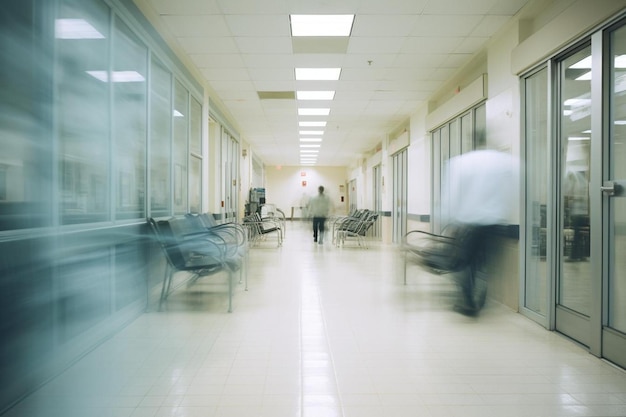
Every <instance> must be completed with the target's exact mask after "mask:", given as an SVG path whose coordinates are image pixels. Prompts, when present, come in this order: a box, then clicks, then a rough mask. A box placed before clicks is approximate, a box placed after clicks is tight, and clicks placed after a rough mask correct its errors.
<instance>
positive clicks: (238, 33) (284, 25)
mask: <svg viewBox="0 0 626 417" xmlns="http://www.w3.org/2000/svg"><path fill="white" fill-rule="evenodd" d="M225 19H226V24H227V25H228V27H229V28H230V31H231V33H232V35H233V36H235V37H246V36H263V37H275V36H289V30H290V29H289V19H288V17H287V16H286V15H249V14H245V15H226V16H225Z"/></svg>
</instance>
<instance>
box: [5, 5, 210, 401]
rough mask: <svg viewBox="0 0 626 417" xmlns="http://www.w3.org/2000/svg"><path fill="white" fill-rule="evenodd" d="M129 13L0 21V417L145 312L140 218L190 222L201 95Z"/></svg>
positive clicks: (151, 267) (195, 198) (93, 8)
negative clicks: (184, 217)
mask: <svg viewBox="0 0 626 417" xmlns="http://www.w3.org/2000/svg"><path fill="white" fill-rule="evenodd" d="M133 4H134V3H133V2H131V1H123V2H120V1H108V0H54V1H49V0H21V1H18V2H7V3H6V4H3V9H2V13H0V58H1V61H2V65H0V78H1V79H2V94H0V133H1V134H0V276H1V277H2V291H0V317H1V318H0V331H1V334H2V336H3V346H2V349H0V369H2V372H1V373H0V384H1V385H2V386H3V390H1V392H0V410H2V409H4V408H5V407H6V406H7V405H9V404H12V403H13V402H15V401H16V400H17V399H19V398H21V397H23V396H24V395H25V394H26V393H28V392H29V391H30V390H32V387H33V386H37V385H39V384H41V383H43V382H44V381H45V380H46V379H48V378H50V377H51V376H53V375H54V374H59V373H60V372H61V371H63V369H62V368H63V366H64V365H65V364H67V363H72V362H74V361H75V360H77V359H78V358H79V357H80V356H81V355H82V354H83V353H85V352H87V351H89V350H90V349H93V348H94V347H95V344H96V343H97V341H99V340H103V339H104V338H106V337H109V336H110V335H111V334H112V333H113V332H115V331H117V330H119V327H120V326H122V325H123V323H128V322H129V321H130V320H132V319H133V318H135V317H136V316H138V315H139V314H142V313H143V312H145V310H146V307H147V306H149V305H150V300H151V297H152V296H153V294H154V293H155V292H153V291H152V290H153V289H154V287H157V286H158V284H160V282H158V280H159V277H162V274H163V266H164V258H163V257H162V256H152V255H156V254H157V253H158V252H156V251H157V250H158V248H157V247H156V245H152V244H150V243H149V241H148V240H147V239H146V236H147V235H149V234H147V233H146V232H147V225H146V221H145V219H146V217H147V216H155V217H157V216H158V217H161V216H170V215H172V214H173V212H174V210H176V212H177V213H186V212H187V211H188V210H189V209H190V208H191V209H193V210H198V211H199V210H200V209H201V201H202V198H201V194H202V192H203V189H202V181H201V178H202V175H201V173H202V172H203V170H204V166H203V164H205V163H206V153H207V152H206V150H205V149H203V147H202V123H203V121H202V114H203V111H202V110H203V109H202V99H201V98H202V96H203V91H202V87H201V85H199V84H198V83H197V82H196V81H195V80H194V79H193V78H192V77H191V75H190V74H189V73H188V72H187V71H186V69H185V68H184V67H183V65H182V64H180V63H179V62H177V61H176V60H175V58H174V55H173V54H171V51H169V50H168V48H167V46H166V45H165V44H164V43H163V41H162V39H160V38H153V37H152V36H151V34H152V33H153V28H151V27H150V25H149V23H148V22H147V21H146V20H145V18H143V15H141V13H140V11H139V10H138V9H136V8H134V6H133ZM174 203H176V204H174ZM17 229H20V231H19V233H15V232H14V231H15V230H17Z"/></svg>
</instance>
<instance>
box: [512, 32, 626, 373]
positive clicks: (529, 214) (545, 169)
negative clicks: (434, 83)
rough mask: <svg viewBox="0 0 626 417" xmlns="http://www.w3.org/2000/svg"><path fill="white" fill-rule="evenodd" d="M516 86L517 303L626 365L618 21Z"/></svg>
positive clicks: (624, 110) (623, 40) (624, 142)
mask: <svg viewBox="0 0 626 417" xmlns="http://www.w3.org/2000/svg"><path fill="white" fill-rule="evenodd" d="M522 85H523V95H524V101H525V103H524V111H525V114H524V118H525V120H524V128H525V134H524V137H525V156H526V158H525V159H526V168H525V171H526V174H525V182H526V183H525V193H526V203H525V216H524V223H525V224H524V225H523V229H524V240H525V242H524V243H525V244H524V248H525V253H524V261H523V275H522V276H523V277H524V280H523V283H522V291H521V292H520V293H521V299H520V311H522V313H524V314H525V315H527V316H528V317H530V318H532V319H534V320H536V321H538V322H540V323H542V324H543V325H545V326H546V327H547V328H550V329H554V330H556V331H558V332H560V333H562V334H564V335H566V336H568V337H569V338H571V339H573V340H575V341H576V342H577V343H579V344H581V345H583V346H585V347H586V348H587V349H588V350H589V352H590V353H592V354H594V355H596V356H599V357H604V358H606V359H608V360H610V361H612V362H614V363H616V364H618V365H620V366H622V367H626V258H625V257H624V253H626V199H625V198H624V197H626V193H625V192H624V187H625V186H626V25H625V22H624V21H622V22H620V23H618V24H614V25H612V26H610V27H606V28H604V29H603V30H600V31H598V32H596V33H594V34H592V35H591V36H590V37H589V38H588V39H585V40H584V41H583V42H581V43H579V44H577V45H575V46H573V47H572V48H571V49H569V50H567V51H566V52H565V53H563V54H561V55H560V56H557V57H555V58H554V59H553V60H551V61H549V62H547V63H546V65H545V66H544V67H542V68H540V69H538V70H536V71H535V72H533V73H532V74H528V75H527V76H526V77H525V78H524V82H523V84H522ZM541 102H544V103H546V104H545V105H543V106H542V105H541ZM537 104H539V105H537ZM542 112H544V113H543V114H542Z"/></svg>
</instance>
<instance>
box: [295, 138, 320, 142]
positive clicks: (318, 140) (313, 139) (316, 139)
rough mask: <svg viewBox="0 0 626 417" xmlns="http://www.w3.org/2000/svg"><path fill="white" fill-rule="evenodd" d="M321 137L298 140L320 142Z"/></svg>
mask: <svg viewBox="0 0 626 417" xmlns="http://www.w3.org/2000/svg"><path fill="white" fill-rule="evenodd" d="M321 141H322V138H300V142H321Z"/></svg>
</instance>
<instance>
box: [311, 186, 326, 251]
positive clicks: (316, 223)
mask: <svg viewBox="0 0 626 417" xmlns="http://www.w3.org/2000/svg"><path fill="white" fill-rule="evenodd" d="M330 209H331V202H330V198H329V197H328V196H327V195H326V194H324V186H323V185H320V186H319V187H318V188H317V195H316V196H315V197H312V198H311V200H309V205H308V213H309V215H310V216H311V217H313V242H317V243H319V244H320V245H322V244H323V243H324V229H325V226H326V219H327V218H328V215H329V214H330Z"/></svg>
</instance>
